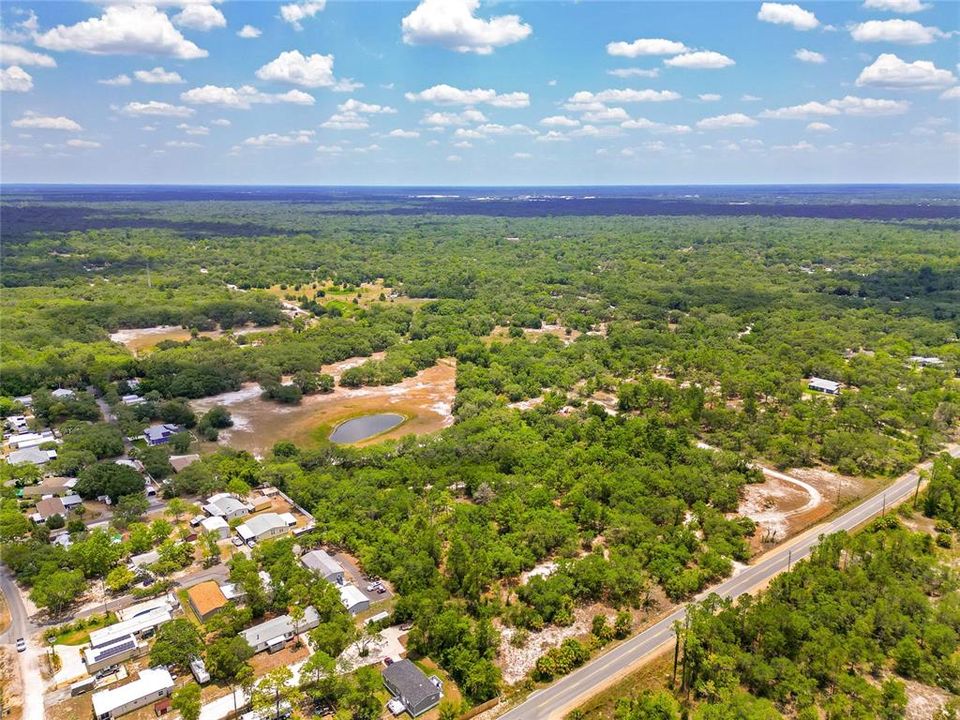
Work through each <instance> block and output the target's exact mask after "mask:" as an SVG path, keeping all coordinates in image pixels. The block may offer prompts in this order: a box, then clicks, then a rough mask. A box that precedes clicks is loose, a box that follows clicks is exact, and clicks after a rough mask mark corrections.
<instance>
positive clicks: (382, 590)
mask: <svg viewBox="0 0 960 720" xmlns="http://www.w3.org/2000/svg"><path fill="white" fill-rule="evenodd" d="M386 591H387V589H386V588H385V587H384V586H383V585H378V586H377V595H383V594H384V593H385V592H386Z"/></svg>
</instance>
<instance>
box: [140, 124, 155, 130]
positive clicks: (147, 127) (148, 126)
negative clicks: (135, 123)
mask: <svg viewBox="0 0 960 720" xmlns="http://www.w3.org/2000/svg"><path fill="white" fill-rule="evenodd" d="M140 129H141V130H143V131H144V132H156V130H157V126H156V125H144V126H143V127H141V128H140Z"/></svg>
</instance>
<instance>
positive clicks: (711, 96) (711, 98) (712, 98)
mask: <svg viewBox="0 0 960 720" xmlns="http://www.w3.org/2000/svg"><path fill="white" fill-rule="evenodd" d="M697 97H698V98H700V101H701V102H717V101H718V100H720V99H721V96H720V95H717V94H716V93H700V94H699V95H697Z"/></svg>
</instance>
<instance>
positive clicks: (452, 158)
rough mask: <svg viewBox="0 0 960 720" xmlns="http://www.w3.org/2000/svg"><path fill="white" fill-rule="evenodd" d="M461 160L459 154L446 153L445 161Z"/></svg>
mask: <svg viewBox="0 0 960 720" xmlns="http://www.w3.org/2000/svg"><path fill="white" fill-rule="evenodd" d="M461 160H463V158H462V157H460V156H459V155H447V162H460V161H461Z"/></svg>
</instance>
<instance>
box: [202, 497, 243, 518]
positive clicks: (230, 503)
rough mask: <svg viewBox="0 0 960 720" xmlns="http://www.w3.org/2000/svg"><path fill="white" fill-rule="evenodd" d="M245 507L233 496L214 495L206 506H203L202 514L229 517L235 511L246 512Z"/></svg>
mask: <svg viewBox="0 0 960 720" xmlns="http://www.w3.org/2000/svg"><path fill="white" fill-rule="evenodd" d="M246 509H247V506H246V505H244V504H243V503H242V502H240V501H239V500H237V499H236V498H235V497H233V495H224V494H220V495H214V496H213V497H211V498H210V499H209V500H207V504H206V505H204V506H203V510H204V512H206V513H208V514H209V515H229V514H230V513H233V512H236V511H237V510H246Z"/></svg>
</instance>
